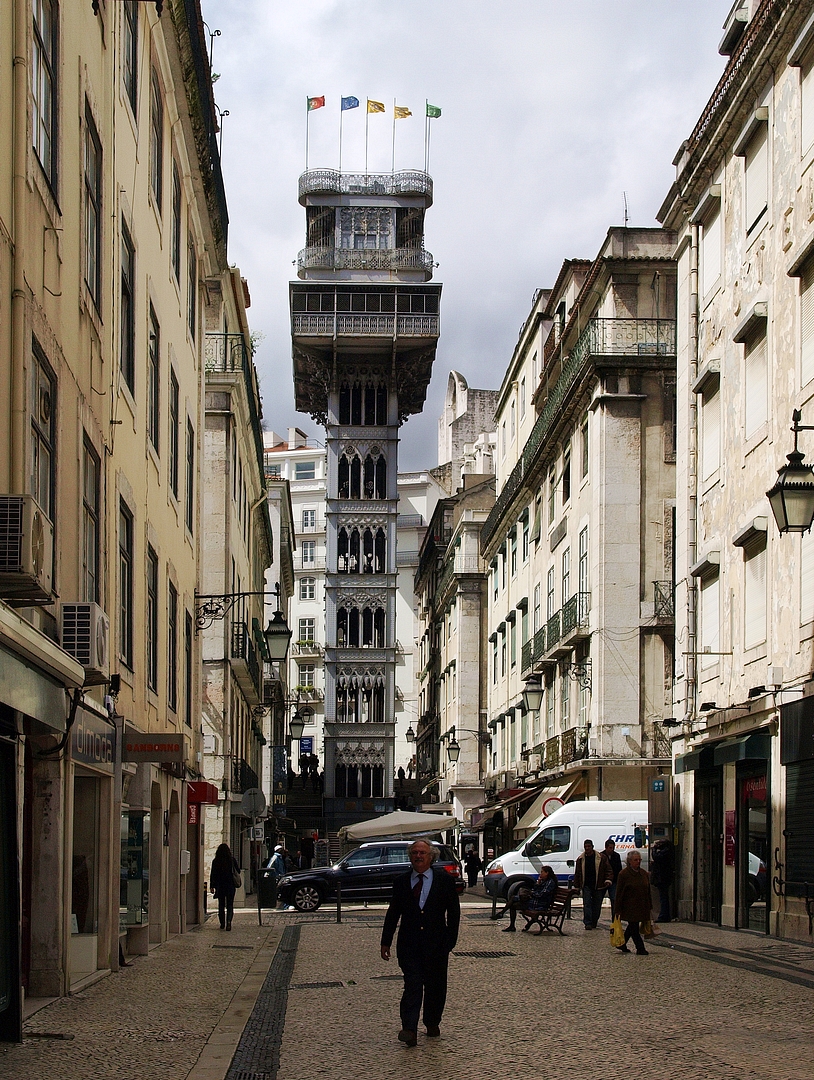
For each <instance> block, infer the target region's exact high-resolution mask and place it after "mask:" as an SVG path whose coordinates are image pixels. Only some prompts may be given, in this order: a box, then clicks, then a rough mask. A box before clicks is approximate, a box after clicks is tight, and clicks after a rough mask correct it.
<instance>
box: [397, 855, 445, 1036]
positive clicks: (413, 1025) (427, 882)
mask: <svg viewBox="0 0 814 1080" xmlns="http://www.w3.org/2000/svg"><path fill="white" fill-rule="evenodd" d="M407 853H408V856H409V859H410V865H411V866H412V870H411V871H410V872H409V873H407V874H403V875H402V876H401V877H398V878H396V880H395V881H394V882H393V896H392V899H391V901H390V906H389V907H388V909H387V914H386V915H385V917H384V927H383V929H382V940H381V955H382V960H389V959H390V946H391V944H392V942H393V935H394V933H395V931H396V926H397V925H398V923H399V920H401V928H400V929H399V936H398V943H397V945H396V956H397V958H398V962H399V967H400V968H401V970H402V973H403V975H404V991H403V993H402V995H401V1006H400V1011H401V1031H400V1032H399V1036H398V1037H399V1041H400V1042H403V1043H404V1044H405V1046H415V1045H416V1042H417V1041H418V1040H417V1031H418V1018H419V1014H420V1012H421V1001H422V997H423V1000H424V1026H425V1027H426V1029H427V1035H428V1037H429V1038H437V1037H438V1036H439V1035H440V1034H441V1030H440V1024H441V1016H442V1014H443V1011H444V1004H445V1002H446V998H447V966H448V963H449V954H450V953H451V952H452V950H453V949H454V948H455V943H456V941H457V940H458V926H459V924H460V921H461V905H460V902H459V900H458V893H457V891H456V889H455V882H454V880H453V879H452V877H451V876H450V875H449V874H447V873H445V872H444V871H439V872H438V873H436V872H435V870H434V869H433V865H432V864H433V863H434V862H435V860H436V859H437V858H438V849H437V848H436V847H433V845H432V844H430V843H428V842H427V841H426V840H416V841H414V842H413V843H412V844H410V846H409V847H408V849H407Z"/></svg>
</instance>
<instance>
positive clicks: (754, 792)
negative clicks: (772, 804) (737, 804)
mask: <svg viewBox="0 0 814 1080" xmlns="http://www.w3.org/2000/svg"><path fill="white" fill-rule="evenodd" d="M743 801H744V802H753V803H765V802H766V775H765V773H764V775H763V776H750V777H748V778H747V779H746V780H744V781H743Z"/></svg>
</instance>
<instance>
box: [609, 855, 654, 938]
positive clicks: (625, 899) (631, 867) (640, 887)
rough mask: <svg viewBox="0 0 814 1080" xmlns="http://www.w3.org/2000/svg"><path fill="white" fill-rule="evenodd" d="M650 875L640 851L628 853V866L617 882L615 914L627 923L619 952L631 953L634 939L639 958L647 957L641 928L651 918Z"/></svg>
mask: <svg viewBox="0 0 814 1080" xmlns="http://www.w3.org/2000/svg"><path fill="white" fill-rule="evenodd" d="M651 906H652V904H651V899H650V875H649V874H648V873H647V871H646V870H642V857H641V855H640V854H639V852H638V851H629V852H628V853H627V866H626V867H625V868H624V870H622V872H621V873H620V874H619V877H618V878H617V880H616V903H615V905H614V908H615V912H616V914H617V915H618V916H619V918H620V919H622V920H624V921H625V922H626V923H627V926H626V927H625V943H624V945H617V948H618V950H619V952H630V949H629V948H628V947H627V943H628V941H630V939H631V938H633V944H634V945H635V946H636V952H637V953H638V954H639V956H647V949H645V947H644V942H643V941H642V935H641V934H640V933H639V926H640V925H641V923H643V922H647V921H648V919H649V918H650V909H651Z"/></svg>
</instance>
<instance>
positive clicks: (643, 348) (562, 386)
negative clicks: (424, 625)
mask: <svg viewBox="0 0 814 1080" xmlns="http://www.w3.org/2000/svg"><path fill="white" fill-rule="evenodd" d="M675 341H676V323H675V320H674V319H591V320H590V321H589V323H588V325H587V326H586V327H585V329H584V330H583V332H582V333H581V334H580V336H579V338H578V339H577V341H576V343H575V345H574V347H573V348H572V349H571V352H570V353H569V354H568V356H567V357H566V358H565V359H564V360H563V362H562V366H561V369H560V373H559V377H558V378H557V380H556V382H555V383H554V385H553V386H552V388H551V389H550V391H549V393H548V396H547V397H546V398H545V403H544V405H543V408H542V411H541V412H540V415H539V416H538V417H537V420H536V422H535V424H534V427H533V428H532V431H531V434H530V435H529V438H528V441H527V442H526V445H525V446H524V447H523V453H522V455H521V457H520V458H519V460H518V462H517V464H516V465H515V467H514V468H513V469H512V471H511V473H510V474H509V476H508V479H507V480H506V483H505V484H504V485H503V487H502V488H501V490H500V492H499V494H498V497H497V500H496V501H495V505H494V506H493V507H492V510H491V512H490V514H489V517H488V518H487V519H486V521H485V522H484V525H483V529H482V530H481V550H482V551H485V550H486V548H487V547H488V545H489V543H490V541H491V540H492V538H493V537H494V536H495V534H496V533H497V531H498V529H499V527H500V523H501V522H502V520H503V517H504V515H505V513H506V511H507V510H508V508H509V506H510V505H511V503H512V501H513V499H514V497H515V496H516V495H517V493H518V492H519V491H520V489H521V488H522V487H523V481H524V479H525V478H526V477H527V476H528V475H529V474H530V473H531V471H532V469H533V467H534V465H535V463H536V461H537V458H538V456H539V453H540V451H541V449H542V447H543V445H544V443H545V440H546V438H547V436H548V435H549V433H550V431H551V429H552V427H553V426H554V424H555V422H556V420H557V418H558V417H559V416H560V414H561V412H562V409H563V408H564V406H565V405H566V403H567V400H568V395H569V393H570V391H571V390H572V389H573V388H574V386H575V385H576V384H577V383H578V382H579V380H580V378H581V377H582V376H583V375H584V373H585V372H586V371H587V370H588V368H589V367H590V364H591V362H592V360H595V359H598V358H600V357H601V358H603V359H605V358H623V357H627V358H629V360H630V361H631V362H634V361H635V359H645V358H648V357H664V358H667V357H672V356H675V348H676V345H675Z"/></svg>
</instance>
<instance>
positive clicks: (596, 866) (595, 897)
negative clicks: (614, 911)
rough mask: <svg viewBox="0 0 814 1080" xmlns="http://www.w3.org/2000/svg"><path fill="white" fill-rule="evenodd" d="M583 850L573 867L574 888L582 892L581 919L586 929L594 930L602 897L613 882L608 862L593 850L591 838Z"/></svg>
mask: <svg viewBox="0 0 814 1080" xmlns="http://www.w3.org/2000/svg"><path fill="white" fill-rule="evenodd" d="M582 846H583V852H582V854H581V855H580V857H579V858H578V859H577V865H576V867H575V868H574V888H575V889H577V890H578V891H580V892H581V893H582V921H583V923H584V924H585V929H586V930H595V929H596V924H597V923H598V922H599V910H600V908H601V907H602V898H603V896H604V895H605V889H607V888H608V887H609V886H610V885H611V884H612V882H613V871H612V870H611V866H610V863H609V862H608V860H607V858H606V857H605V853H604V851H603V852H602V854H601V855H600V854H597V852H595V851H594V844H593V840H586V841H585V843H584V844H583V845H582Z"/></svg>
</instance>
